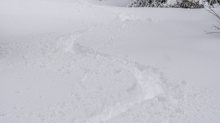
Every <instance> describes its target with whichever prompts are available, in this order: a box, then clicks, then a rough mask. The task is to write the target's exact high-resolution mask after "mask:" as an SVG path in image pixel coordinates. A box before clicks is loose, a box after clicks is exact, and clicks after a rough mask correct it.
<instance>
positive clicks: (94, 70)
mask: <svg viewBox="0 0 220 123" xmlns="http://www.w3.org/2000/svg"><path fill="white" fill-rule="evenodd" d="M112 11H114V12H115V13H116V14H117V15H118V18H119V19H120V20H121V21H129V20H141V21H145V22H146V21H148V22H152V19H146V18H141V17H139V16H134V15H123V14H121V13H120V11H119V10H116V9H115V10H112ZM122 13H123V12H122ZM93 28H95V27H91V28H86V29H81V30H78V31H76V32H75V33H72V34H69V35H64V36H58V35H55V34H46V35H43V36H42V37H39V38H35V39H32V38H31V37H30V38H27V39H21V41H17V42H12V43H4V44H3V43H2V44H1V45H0V65H1V66H0V68H1V71H0V72H4V71H7V70H14V69H15V70H17V68H18V71H19V70H21V69H25V70H27V72H28V71H30V75H32V74H42V75H43V74H45V73H46V74H48V75H50V74H54V75H59V76H61V77H63V78H65V77H66V78H68V77H70V76H71V77H75V79H74V80H71V81H69V80H68V81H66V82H65V80H62V82H61V83H59V82H57V83H58V85H57V86H58V87H57V86H55V88H59V86H63V85H65V86H67V87H69V90H68V89H67V90H66V91H65V92H63V93H64V94H66V95H62V96H67V97H66V98H68V99H66V101H60V100H59V101H57V103H54V102H50V103H48V104H44V105H46V107H44V108H40V109H30V110H29V109H28V108H27V109H25V107H27V106H30V107H31V106H32V107H33V106H34V102H40V101H43V102H44V100H46V97H47V96H48V95H46V94H45V95H44V93H43V92H44V90H42V94H41V93H40V91H41V90H40V89H39V90H37V91H36V94H35V96H36V97H30V99H29V100H24V101H23V102H21V103H19V104H16V105H15V106H14V107H11V108H10V109H9V110H7V111H6V112H1V111H0V121H1V122H4V123H14V122H18V123H61V122H63V123H99V122H107V123H116V122H118V123H122V122H126V123H129V122H135V123H143V122H148V123H155V122H158V123H159V122H161V123H179V122H181V123H194V122H206V121H207V122H212V123H214V122H217V121H219V120H220V119H219V116H220V100H219V99H218V98H215V97H216V96H215V92H214V91H212V89H209V88H204V89H201V88H199V89H198V88H193V87H190V86H188V85H187V83H186V82H185V81H184V80H178V79H176V78H175V77H173V76H172V75H168V74H169V73H167V72H166V71H165V70H163V69H162V68H156V67H154V66H150V65H141V64H139V63H136V62H132V61H129V60H128V59H125V58H120V57H116V56H111V55H108V54H104V53H100V52H97V51H96V50H94V49H91V48H89V47H84V46H81V45H80V43H76V41H77V39H78V38H80V37H81V36H83V34H85V33H88V32H89V31H92V30H93ZM121 28H123V25H122V26H121ZM29 40H34V42H31V41H29ZM32 69H36V70H40V71H41V72H42V73H37V72H35V71H34V70H32ZM21 75H22V73H21ZM33 76H34V75H33ZM46 76H47V75H45V77H46ZM18 77H20V76H18ZM50 79H52V78H48V80H49V81H48V83H47V82H46V83H44V84H45V85H49V86H51V85H53V84H55V83H56V82H55V80H53V81H52V80H50ZM54 79H56V78H54ZM36 81H37V80H36ZM51 81H52V82H51ZM17 82H18V81H17ZM44 84H43V86H44ZM35 86H38V85H37V84H36V85H35ZM44 89H45V90H46V91H45V92H46V93H49V91H48V89H49V87H45V88H44ZM30 91H32V90H31V89H30ZM57 91H58V90H57ZM33 92H34V90H33ZM16 93H18V94H19V93H21V94H22V93H29V92H26V91H24V90H23V91H16ZM55 94H56V93H53V92H52V95H55ZM63 98H65V97H63ZM45 102H46V101H45ZM20 112H22V113H20ZM8 117H11V118H8ZM200 119H202V120H203V121H201V120H200Z"/></svg>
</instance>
